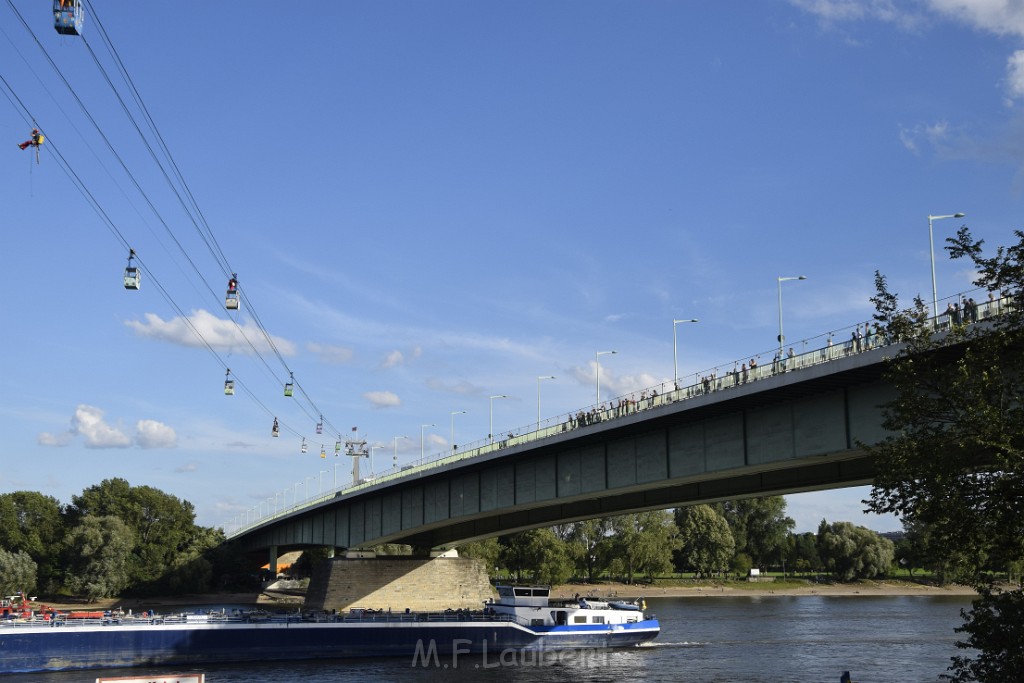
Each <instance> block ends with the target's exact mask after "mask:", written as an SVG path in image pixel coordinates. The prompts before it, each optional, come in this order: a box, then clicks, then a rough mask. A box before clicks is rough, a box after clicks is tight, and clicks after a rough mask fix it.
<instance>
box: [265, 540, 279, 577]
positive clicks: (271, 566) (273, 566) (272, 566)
mask: <svg viewBox="0 0 1024 683" xmlns="http://www.w3.org/2000/svg"><path fill="white" fill-rule="evenodd" d="M269 552H270V559H269V560H267V570H268V571H269V572H270V580H271V581H276V580H277V546H276V545H272V546H270V549H269Z"/></svg>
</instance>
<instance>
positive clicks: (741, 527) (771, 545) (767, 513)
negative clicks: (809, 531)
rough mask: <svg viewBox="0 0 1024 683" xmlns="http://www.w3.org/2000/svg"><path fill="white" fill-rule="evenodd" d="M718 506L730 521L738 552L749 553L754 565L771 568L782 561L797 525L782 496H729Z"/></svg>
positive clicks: (721, 513) (720, 512) (720, 511)
mask: <svg viewBox="0 0 1024 683" xmlns="http://www.w3.org/2000/svg"><path fill="white" fill-rule="evenodd" d="M715 509H716V510H717V511H718V513H719V514H720V515H722V516H723V517H724V518H725V519H726V521H727V522H728V523H729V529H730V530H731V531H732V535H733V540H734V541H735V542H736V552H742V553H746V554H748V555H749V556H750V558H751V560H752V561H753V563H754V566H756V567H760V568H761V569H768V568H769V567H770V566H772V565H774V564H777V563H779V562H780V561H781V560H782V557H783V555H784V553H785V552H786V547H787V546H786V539H787V537H788V535H789V532H790V531H791V530H792V529H793V527H794V526H795V525H796V522H794V521H793V520H792V519H791V518H789V517H787V516H786V499H785V498H783V497H782V496H765V497H763V498H742V499H739V500H727V501H725V502H723V503H718V504H716V505H715Z"/></svg>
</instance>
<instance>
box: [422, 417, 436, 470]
mask: <svg viewBox="0 0 1024 683" xmlns="http://www.w3.org/2000/svg"><path fill="white" fill-rule="evenodd" d="M436 426H437V425H436V424H428V425H420V464H423V428H424V427H436Z"/></svg>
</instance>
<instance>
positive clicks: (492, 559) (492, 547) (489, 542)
mask: <svg viewBox="0 0 1024 683" xmlns="http://www.w3.org/2000/svg"><path fill="white" fill-rule="evenodd" d="M459 555H462V556H463V557H472V558H473V559H476V560H480V561H481V562H483V563H484V566H485V567H486V568H487V575H488V576H493V575H494V573H495V572H496V571H497V570H498V567H499V566H500V563H501V544H500V543H498V539H497V537H493V538H485V539H484V540H482V541H473V542H472V543H466V544H464V545H460V546H459Z"/></svg>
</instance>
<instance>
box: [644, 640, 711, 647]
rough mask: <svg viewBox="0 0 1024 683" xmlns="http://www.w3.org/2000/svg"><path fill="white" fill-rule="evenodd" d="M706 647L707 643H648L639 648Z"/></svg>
mask: <svg viewBox="0 0 1024 683" xmlns="http://www.w3.org/2000/svg"><path fill="white" fill-rule="evenodd" d="M705 645H707V643H688V642H685V641H684V642H682V643H655V642H651V641H648V642H646V643H640V644H639V645H637V647H652V648H654V647H704V646H705Z"/></svg>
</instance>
